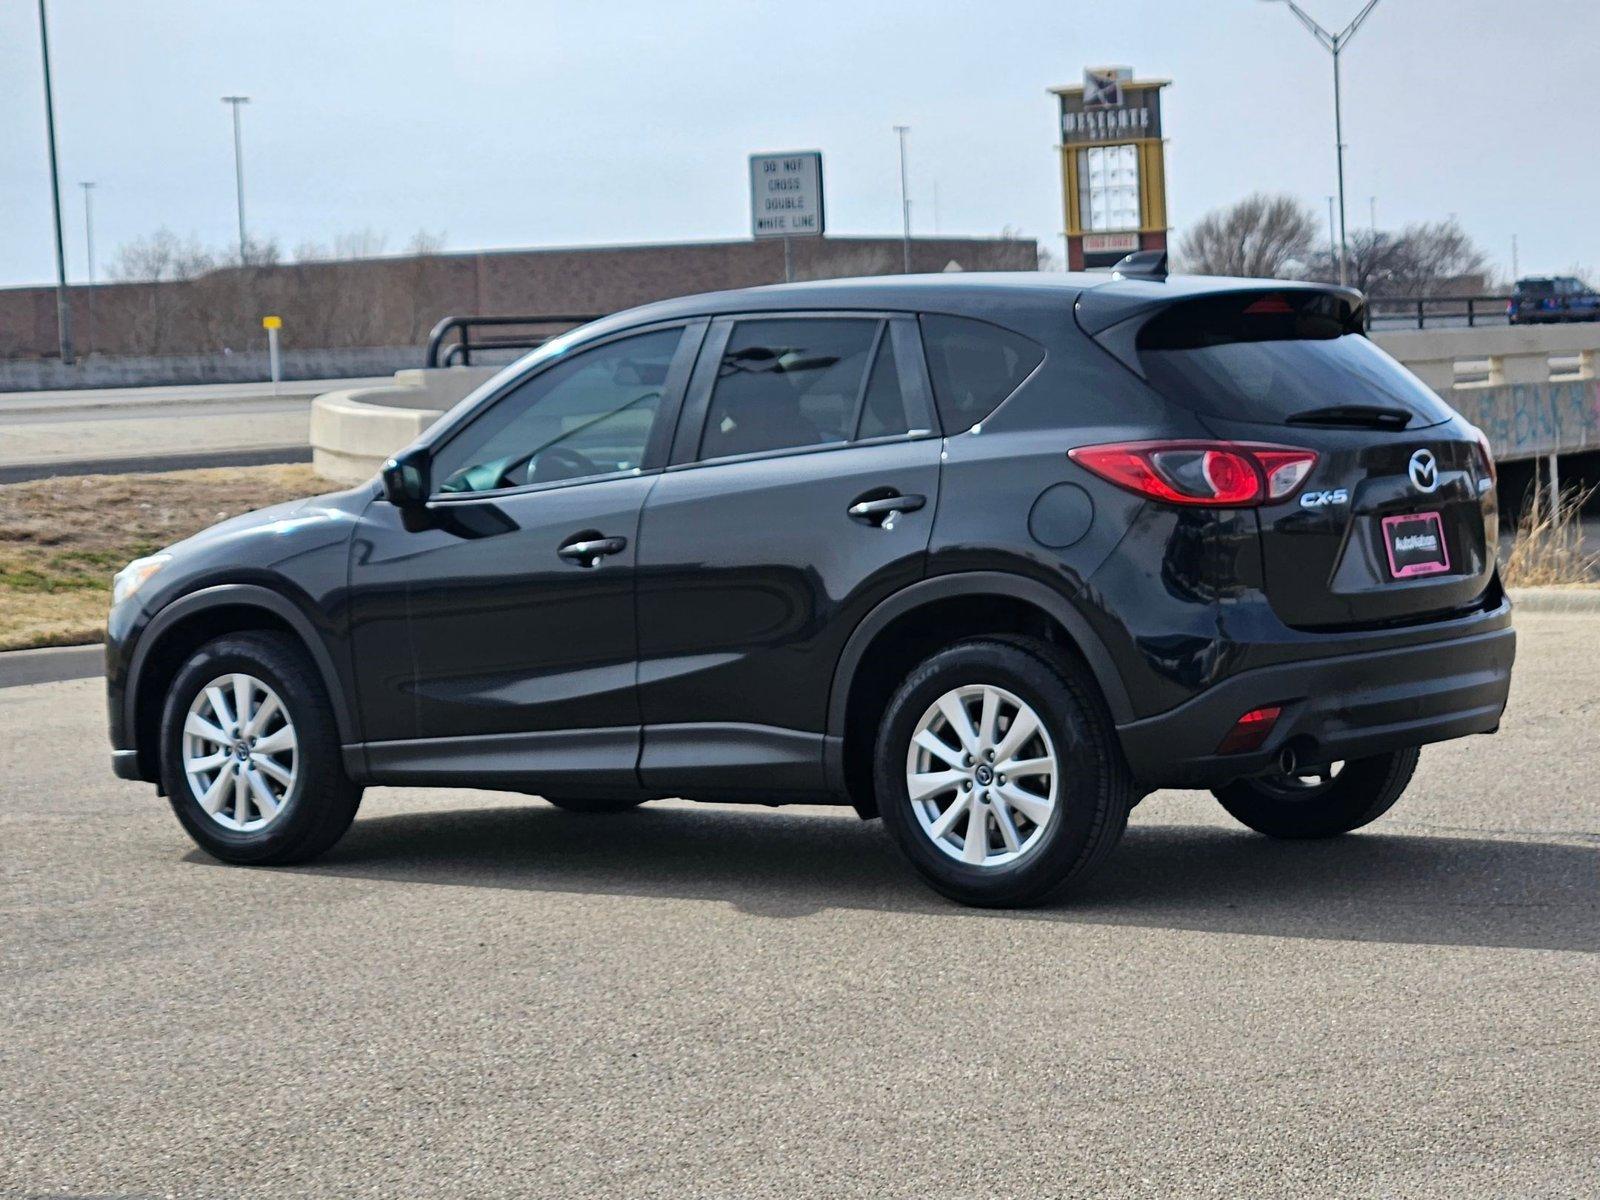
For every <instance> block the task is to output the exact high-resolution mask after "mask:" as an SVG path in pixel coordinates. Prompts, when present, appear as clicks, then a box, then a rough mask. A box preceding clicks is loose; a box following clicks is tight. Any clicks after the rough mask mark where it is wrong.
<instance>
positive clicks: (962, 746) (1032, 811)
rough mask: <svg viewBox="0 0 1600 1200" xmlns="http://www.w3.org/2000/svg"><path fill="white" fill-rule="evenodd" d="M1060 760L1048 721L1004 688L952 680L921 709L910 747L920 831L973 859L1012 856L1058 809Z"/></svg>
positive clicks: (1023, 850) (982, 861)
mask: <svg viewBox="0 0 1600 1200" xmlns="http://www.w3.org/2000/svg"><path fill="white" fill-rule="evenodd" d="M1059 784H1060V763H1059V760H1058V758H1057V755H1056V750H1055V746H1054V744H1053V743H1052V742H1051V739H1050V734H1049V732H1048V731H1047V730H1046V729H1045V726H1044V722H1043V721H1041V720H1040V719H1039V715H1038V714H1037V713H1036V712H1034V710H1033V709H1032V708H1031V707H1029V705H1028V704H1027V703H1026V702H1025V701H1023V700H1022V699H1021V698H1019V697H1018V696H1016V695H1013V694H1012V693H1011V692H1008V691H1006V690H1005V689H1004V688H998V687H993V686H991V685H988V684H975V685H970V686H964V687H958V688H954V689H952V690H950V691H948V692H946V693H945V694H944V695H943V696H940V697H939V699H938V700H936V701H934V703H933V704H931V705H930V706H929V707H928V710H927V711H926V712H925V713H923V714H922V717H921V719H920V720H919V721H918V722H917V724H916V727H915V728H914V730H913V731H912V735H911V744H910V745H909V747H908V748H907V750H906V794H907V795H908V796H909V797H910V799H911V808H912V811H914V812H915V813H916V816H917V821H918V823H919V824H920V825H921V826H922V831H923V832H924V833H925V834H927V836H928V838H929V840H930V841H932V842H933V844H934V845H935V846H937V847H938V848H939V849H940V850H941V851H942V852H943V853H945V854H947V855H949V856H950V857H951V858H953V859H955V860H956V861H958V862H962V863H965V864H967V865H969V866H975V867H999V866H1004V865H1005V864H1007V863H1011V862H1015V861H1016V860H1017V859H1019V858H1021V857H1022V856H1023V855H1025V854H1027V853H1028V852H1029V851H1030V850H1032V849H1033V847H1034V846H1036V845H1037V844H1038V843H1039V841H1040V840H1041V839H1042V838H1043V836H1044V831H1045V828H1046V826H1048V825H1049V823H1050V817H1051V815H1052V814H1053V813H1054V812H1055V807H1056V797H1057V793H1058V791H1059Z"/></svg>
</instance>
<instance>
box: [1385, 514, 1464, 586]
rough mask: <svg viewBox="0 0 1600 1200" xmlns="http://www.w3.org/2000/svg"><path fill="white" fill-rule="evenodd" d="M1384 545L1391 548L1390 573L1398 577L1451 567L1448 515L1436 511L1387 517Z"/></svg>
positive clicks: (1444, 569) (1439, 571)
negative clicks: (1446, 538) (1446, 533)
mask: <svg viewBox="0 0 1600 1200" xmlns="http://www.w3.org/2000/svg"><path fill="white" fill-rule="evenodd" d="M1383 548H1384V549H1385V550H1387V551H1388V552H1389V573H1390V574H1391V575H1393V576H1394V577H1395V578H1396V579H1412V578H1415V577H1416V576H1418V575H1437V574H1439V573H1441V572H1443V571H1448V570H1449V569H1450V549H1449V547H1447V546H1446V545H1445V544H1444V519H1443V518H1442V517H1440V515H1439V514H1438V513H1436V512H1423V513H1405V514H1403V515H1401V516H1395V517H1385V518H1384V519H1383Z"/></svg>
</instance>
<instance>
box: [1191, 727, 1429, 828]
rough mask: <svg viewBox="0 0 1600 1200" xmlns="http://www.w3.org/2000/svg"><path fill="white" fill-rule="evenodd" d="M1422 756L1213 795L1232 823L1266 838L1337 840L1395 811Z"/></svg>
mask: <svg viewBox="0 0 1600 1200" xmlns="http://www.w3.org/2000/svg"><path fill="white" fill-rule="evenodd" d="M1418 754H1419V752H1418V750H1417V749H1416V747H1414V746H1413V747H1411V748H1409V749H1406V750H1396V751H1394V752H1393V753H1390V754H1378V755H1374V756H1373V757H1371V758H1358V759H1353V760H1350V761H1348V762H1341V763H1332V764H1329V765H1327V766H1320V767H1310V768H1307V769H1305V770H1303V771H1299V772H1296V773H1295V774H1293V775H1273V776H1269V777H1267V778H1263V779H1241V780H1238V781H1236V782H1234V783H1230V784H1229V785H1228V786H1227V787H1224V788H1218V789H1217V790H1216V791H1215V792H1213V793H1212V794H1213V795H1214V796H1216V798H1217V799H1218V800H1219V801H1221V803H1222V807H1223V808H1225V809H1227V810H1228V814H1229V815H1230V816H1232V817H1233V818H1234V820H1236V821H1238V822H1239V823H1240V824H1243V825H1248V826H1249V827H1250V828H1251V829H1254V830H1255V831H1256V832H1257V833H1264V834H1266V835H1267V836H1268V837H1276V838H1325V837H1334V836H1336V835H1338V834H1341V833H1349V832H1350V831H1351V830H1352V829H1360V828H1361V827H1362V826H1363V825H1367V824H1370V823H1371V822H1373V821H1376V820H1377V819H1378V818H1379V817H1381V816H1383V814H1384V813H1386V812H1388V811H1389V810H1390V809H1391V808H1393V807H1394V804H1395V801H1397V800H1398V799H1400V796H1401V793H1403V792H1404V791H1405V790H1406V786H1407V785H1408V784H1409V783H1410V782H1411V775H1412V772H1414V771H1415V770H1416V769H1417V758H1418Z"/></svg>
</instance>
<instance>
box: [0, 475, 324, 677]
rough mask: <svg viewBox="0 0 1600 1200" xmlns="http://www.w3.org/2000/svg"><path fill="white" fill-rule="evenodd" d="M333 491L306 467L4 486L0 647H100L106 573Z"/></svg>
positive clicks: (107, 594)
mask: <svg viewBox="0 0 1600 1200" xmlns="http://www.w3.org/2000/svg"><path fill="white" fill-rule="evenodd" d="M332 487H333V485H332V484H330V483H328V482H327V481H326V480H324V479H320V478H318V477H317V476H316V475H314V474H312V471H311V468H310V467H308V466H282V467H218V468H212V469H207V470H203V471H172V472H168V473H165V474H160V475H79V476H67V477H62V478H56V479H37V480H31V481H29V482H27V483H12V484H6V485H4V486H0V650H18V649H22V648H24V647H28V646H68V645H75V644H80V643H83V642H94V641H98V640H99V639H100V638H101V637H103V636H104V634H105V614H106V609H107V607H108V606H109V604H110V602H111V576H112V575H113V574H114V573H115V572H116V571H117V570H118V569H119V568H121V567H122V566H123V565H124V564H125V563H127V562H128V560H130V559H134V558H138V557H139V556H140V555H142V554H151V553H154V552H155V551H156V550H159V549H160V548H161V547H163V546H167V545H170V544H171V543H173V542H176V541H178V540H179V539H181V538H186V537H188V536H189V535H191V534H194V533H198V532H199V531H200V530H202V529H204V528H205V527H206V526H208V525H214V524H216V522H218V521H221V520H223V519H225V518H227V517H233V516H238V515H239V514H240V513H245V512H249V511H251V510H252V509H257V508H264V507H265V506H267V505H269V504H277V503H279V502H280V501H284V500H294V499H297V498H299V497H301V496H312V495H315V494H316V493H318V492H326V491H329V490H330V489H331V488H332Z"/></svg>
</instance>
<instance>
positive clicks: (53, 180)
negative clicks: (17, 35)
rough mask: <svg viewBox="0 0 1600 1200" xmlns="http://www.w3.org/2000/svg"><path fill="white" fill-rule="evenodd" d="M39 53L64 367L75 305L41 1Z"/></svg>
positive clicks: (47, 35)
mask: <svg viewBox="0 0 1600 1200" xmlns="http://www.w3.org/2000/svg"><path fill="white" fill-rule="evenodd" d="M39 53H40V56H41V57H42V58H43V60H44V127H45V136H46V138H47V139H48V141H49V143H50V203H51V206H52V209H53V211H54V213H55V222H56V336H57V338H58V339H59V343H60V349H61V364H62V365H63V366H67V367H70V366H71V365H72V363H73V354H72V306H71V305H70V304H69V303H68V301H67V248H66V245H65V243H64V242H63V241H62V238H61V172H60V170H59V169H58V168H57V166H56V101H55V93H54V91H52V89H51V87H50V27H49V22H48V21H47V20H46V18H45V12H44V0H39Z"/></svg>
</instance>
